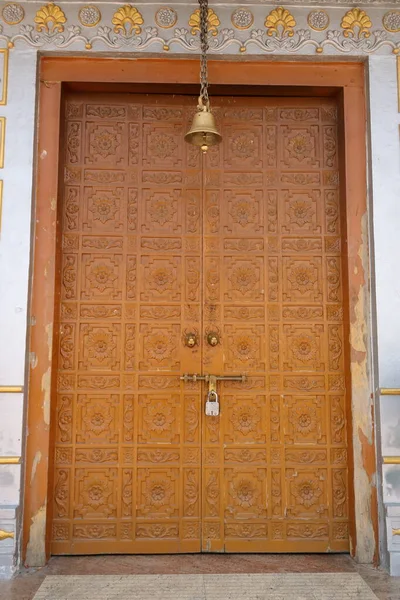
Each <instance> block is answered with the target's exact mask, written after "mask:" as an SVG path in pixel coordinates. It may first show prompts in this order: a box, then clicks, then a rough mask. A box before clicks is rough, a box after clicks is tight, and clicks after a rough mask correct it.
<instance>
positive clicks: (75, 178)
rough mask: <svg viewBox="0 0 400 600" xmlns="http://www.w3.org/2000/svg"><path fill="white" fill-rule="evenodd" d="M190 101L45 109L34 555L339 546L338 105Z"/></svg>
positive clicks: (342, 502)
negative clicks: (48, 307)
mask: <svg viewBox="0 0 400 600" xmlns="http://www.w3.org/2000/svg"><path fill="white" fill-rule="evenodd" d="M195 104H196V102H195V99H194V98H189V97H185V96H181V97H179V96H175V97H172V96H168V97H166V96H162V95H142V96H140V95H115V94H113V95H111V94H108V95H100V94H93V95H90V94H87V95H82V94H75V95H72V94H70V95H68V96H67V97H66V99H65V127H64V133H63V142H62V149H63V153H64V156H63V160H64V170H63V182H62V185H61V188H60V201H59V204H60V244H59V247H60V256H59V273H60V293H59V296H60V301H59V323H57V327H56V334H55V336H56V339H55V346H56V353H55V354H56V356H55V362H56V363H57V365H56V367H57V368H56V369H55V371H56V373H57V376H56V378H55V379H56V381H55V382H54V394H53V411H52V426H53V429H52V430H53V445H54V452H53V456H54V467H53V470H52V473H53V484H52V491H51V493H50V503H51V509H52V532H51V537H52V545H51V549H52V553H53V554H73V553H77V554H79V553H142V552H143V553H144V552H145V553H153V552H154V553H158V552H199V551H218V552H220V551H228V552H254V551H255V552H258V551H260V552H293V551H297V552H301V551H303V552H312V551H316V552H321V551H345V550H347V549H348V547H349V541H348V537H349V532H348V516H349V484H348V458H347V433H346V414H347V408H346V401H345V363H346V326H345V323H346V313H345V311H344V307H343V285H344V278H343V273H342V259H341V250H342V248H343V240H342V238H341V218H340V201H339V169H338V167H339V150H338V139H337V126H338V123H337V109H336V105H335V103H334V102H333V101H331V100H329V99H290V98H283V99H277V98H270V99H268V98H255V97H253V98H240V99H233V98H231V97H221V98H218V97H216V98H213V108H214V113H215V115H216V119H217V123H218V127H219V128H220V130H221V133H222V136H223V141H222V143H221V145H220V146H218V147H215V148H211V149H210V151H209V152H208V154H207V155H206V156H205V157H202V156H201V155H200V153H199V152H198V150H197V149H195V148H193V147H192V146H190V145H188V144H186V143H185V142H184V139H183V137H184V134H185V132H186V130H187V129H188V126H189V124H190V120H191V117H192V115H193V112H194V107H195ZM210 333H212V334H216V337H217V339H218V344H217V345H216V346H212V345H210V343H209V334H210ZM191 335H192V336H194V338H195V342H196V343H195V345H194V346H192V347H191V346H190V345H188V339H189V338H190V336H191ZM184 373H197V374H206V373H208V374H214V375H242V374H245V375H246V376H247V379H246V381H245V382H240V381H222V382H219V383H218V392H219V397H220V407H221V413H220V416H218V417H209V416H206V415H205V411H204V405H205V400H206V393H207V385H206V384H205V383H203V382H200V381H197V382H190V381H188V382H185V381H183V380H181V376H182V375H183V374H184Z"/></svg>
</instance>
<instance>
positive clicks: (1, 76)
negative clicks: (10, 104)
mask: <svg viewBox="0 0 400 600" xmlns="http://www.w3.org/2000/svg"><path fill="white" fill-rule="evenodd" d="M1 55H2V56H3V65H2V66H0V85H1V97H0V106H4V105H5V104H7V88H8V49H7V48H0V56H1Z"/></svg>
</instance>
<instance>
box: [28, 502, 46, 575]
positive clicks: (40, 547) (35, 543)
mask: <svg viewBox="0 0 400 600" xmlns="http://www.w3.org/2000/svg"><path fill="white" fill-rule="evenodd" d="M45 538H46V504H44V505H43V506H41V507H40V508H39V510H38V511H37V512H36V514H35V515H34V516H33V517H32V524H31V526H30V531H29V542H28V546H27V549H26V565H27V566H28V567H41V566H43V565H44V564H45V563H46V551H45Z"/></svg>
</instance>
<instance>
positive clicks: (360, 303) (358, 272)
mask: <svg viewBox="0 0 400 600" xmlns="http://www.w3.org/2000/svg"><path fill="white" fill-rule="evenodd" d="M360 225H361V231H360V241H361V243H360V245H359V248H358V250H357V254H356V255H355V257H354V260H355V261H356V265H355V267H354V269H353V272H354V275H355V278H354V279H355V282H357V283H358V285H359V290H358V295H357V296H354V295H353V297H351V300H350V343H351V347H350V353H351V383H352V420H353V424H354V426H353V455H354V503H355V516H356V529H357V550H356V557H357V560H358V561H359V562H361V563H371V562H376V560H377V543H378V532H377V529H378V515H377V509H376V500H377V497H376V476H375V475H376V458H375V443H374V420H373V404H372V401H371V391H370V374H369V363H368V347H369V342H368V340H369V333H368V332H369V318H368V314H369V312H368V309H367V307H368V295H369V289H368V284H367V281H368V277H367V276H366V273H368V266H367V265H368V217H367V214H364V215H363V217H362V219H361V224H360ZM368 405H369V406H370V410H367V409H366V407H367V406H368ZM374 504H375V505H374Z"/></svg>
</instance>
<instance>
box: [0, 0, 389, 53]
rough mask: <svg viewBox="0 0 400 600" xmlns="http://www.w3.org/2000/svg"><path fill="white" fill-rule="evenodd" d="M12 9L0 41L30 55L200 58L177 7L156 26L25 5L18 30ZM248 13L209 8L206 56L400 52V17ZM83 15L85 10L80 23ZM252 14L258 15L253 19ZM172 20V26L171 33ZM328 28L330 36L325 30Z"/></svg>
mask: <svg viewBox="0 0 400 600" xmlns="http://www.w3.org/2000/svg"><path fill="white" fill-rule="evenodd" d="M7 6H10V5H7ZM13 6H14V7H16V8H15V11H17V14H16V16H15V18H14V21H15V24H12V23H11V21H10V17H8V21H7V23H8V24H7V27H6V28H4V27H3V26H0V41H3V42H4V43H5V44H6V45H7V47H8V48H13V47H14V46H15V45H16V44H20V43H25V44H27V45H29V46H31V47H33V48H45V49H47V48H49V49H50V48H57V49H63V48H67V47H69V46H71V45H72V44H73V45H75V46H77V47H78V49H82V48H84V49H86V50H92V49H95V50H101V49H102V46H103V48H104V47H105V48H106V49H114V50H126V51H131V52H132V51H134V52H135V51H136V52H137V51H148V50H149V51H153V52H160V51H163V52H170V51H172V52H177V51H179V50H182V49H183V50H184V51H187V52H196V53H198V52H199V49H200V40H199V37H200V36H199V27H198V23H199V15H198V9H197V10H194V12H192V14H190V16H189V14H188V10H187V7H186V6H182V8H180V10H179V14H178V13H177V11H176V10H175V9H174V8H172V7H170V6H162V10H163V17H162V19H161V20H160V12H159V11H160V6H155V7H154V8H153V9H152V10H153V13H152V16H151V17H150V16H149V10H150V8H148V7H146V6H144V5H137V6H133V5H132V4H124V5H121V6H119V7H118V6H117V7H116V6H115V5H111V4H105V3H104V4H103V3H102V4H101V11H100V9H99V8H98V7H97V6H96V5H94V4H91V5H82V6H80V5H78V6H76V5H73V4H72V5H67V3H64V2H63V3H60V5H57V4H54V3H52V2H49V3H47V4H43V5H42V6H40V7H39V8H37V7H38V5H37V4H36V5H34V4H33V3H32V4H30V3H27V4H24V6H25V8H26V10H28V6H29V12H30V15H26V13H25V11H24V13H23V18H22V21H21V22H18V23H17V21H18V20H19V17H18V7H21V11H22V10H23V9H22V4H19V3H18V2H14V3H13ZM265 8H266V9H267V10H269V11H270V12H269V13H268V14H266V12H264V9H265ZM251 9H252V10H250V7H249V6H242V7H241V8H240V11H241V12H240V19H239V18H235V19H233V20H232V15H234V14H235V11H236V13H237V10H238V8H234V10H233V11H230V12H229V11H228V9H227V8H226V6H225V7H224V8H222V7H218V6H217V7H215V10H214V9H211V8H210V9H209V15H208V20H209V27H208V30H209V47H210V53H222V52H227V51H228V52H230V53H232V52H235V51H236V52H239V53H245V52H247V51H249V52H250V53H251V52H252V51H254V50H256V51H257V52H260V51H261V52H262V53H267V54H272V53H276V54H301V55H304V54H307V53H308V54H310V53H317V54H323V53H324V52H327V53H329V54H331V55H335V54H336V55H337V54H340V53H342V54H348V55H360V54H372V53H374V52H381V51H383V52H393V53H394V54H398V53H400V12H399V11H396V10H386V12H383V11H382V10H381V11H380V12H379V16H378V14H377V11H376V10H374V14H373V17H371V16H370V14H369V12H367V10H364V9H362V8H358V7H353V8H347V9H346V8H345V7H342V8H341V9H339V10H338V7H336V8H333V7H331V8H330V9H327V10H325V11H323V10H322V9H318V10H316V9H315V8H314V9H312V10H311V11H310V12H309V13H308V15H307V11H304V9H303V10H302V11H301V12H300V8H298V7H289V8H285V7H283V6H278V7H276V8H272V7H269V8H267V7H263V6H262V5H258V6H256V7H254V6H251ZM82 10H85V19H84V20H82V14H83V13H82ZM329 10H330V12H328V11H329ZM21 11H20V14H21V15H22V12H21ZM32 11H36V12H32ZM142 11H143V13H142ZM168 11H169V12H168ZM253 11H257V18H254V14H253ZM261 11H262V12H261ZM75 13H76V14H75ZM222 14H223V19H222V21H223V23H222V24H221V17H220V15H222ZM371 14H372V13H371ZM174 15H176V23H177V24H178V25H179V26H178V27H175V22H174V21H175V17H174ZM324 15H325V17H324ZM332 16H334V17H335V18H334V19H333V18H331V17H332ZM17 17H18V18H17ZM188 17H189V18H188ZM70 19H71V21H70ZM378 20H379V24H378ZM3 21H4V17H3ZM183 21H184V22H183ZM334 21H335V22H336V23H335V24H333V22H334ZM4 22H5V21H4ZM10 23H11V24H10ZM299 23H300V25H301V26H299ZM330 23H332V24H333V25H332V27H336V29H334V28H332V29H328V27H329V24H330ZM182 25H184V26H183V27H182ZM247 25H248V26H247ZM377 25H378V28H376V27H377ZM188 27H189V28H188ZM303 27H305V28H303ZM14 32H16V33H14ZM89 34H91V35H89ZM164 36H165V37H164Z"/></svg>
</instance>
